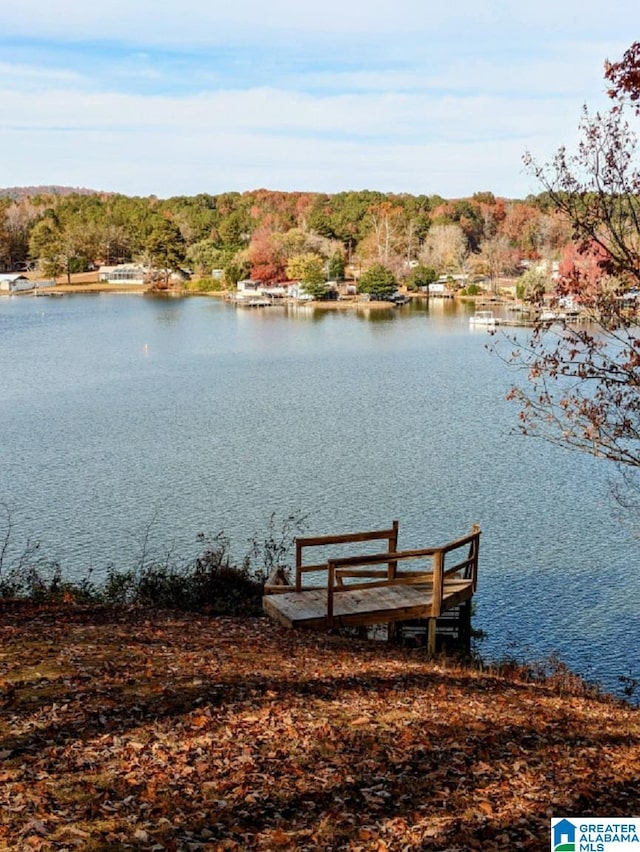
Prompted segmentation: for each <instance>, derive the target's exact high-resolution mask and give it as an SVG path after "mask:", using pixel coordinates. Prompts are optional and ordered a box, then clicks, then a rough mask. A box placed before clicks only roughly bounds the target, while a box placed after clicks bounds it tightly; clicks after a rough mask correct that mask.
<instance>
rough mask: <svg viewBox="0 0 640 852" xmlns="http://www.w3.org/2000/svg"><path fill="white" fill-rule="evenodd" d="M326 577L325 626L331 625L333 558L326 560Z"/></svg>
mask: <svg viewBox="0 0 640 852" xmlns="http://www.w3.org/2000/svg"><path fill="white" fill-rule="evenodd" d="M328 574H329V576H328V578H327V627H333V586H334V583H335V577H336V566H335V563H334V561H333V559H330V560H329V562H328Z"/></svg>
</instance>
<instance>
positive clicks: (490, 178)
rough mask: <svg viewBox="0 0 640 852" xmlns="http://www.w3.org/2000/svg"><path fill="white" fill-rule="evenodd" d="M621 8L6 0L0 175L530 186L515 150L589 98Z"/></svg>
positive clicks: (411, 1)
mask: <svg viewBox="0 0 640 852" xmlns="http://www.w3.org/2000/svg"><path fill="white" fill-rule="evenodd" d="M635 8H636V7H635V2H634V5H633V6H632V5H631V4H630V3H628V2H626V0H612V2H611V3H610V4H609V6H608V14H607V16H606V20H605V21H603V20H602V17H603V16H602V7H601V5H600V4H599V3H595V2H594V0H584V2H581V3H578V2H577V0H567V2H564V3H557V2H556V0H554V2H553V3H552V2H551V0H540V2H539V3H538V4H537V5H536V7H535V9H533V8H532V7H531V6H525V5H524V4H519V3H517V4H516V3H506V2H504V0H486V2H485V3H483V4H477V2H473V3H472V2H470V0H451V2H450V3H448V4H439V5H437V6H435V7H431V6H427V5H425V4H424V2H423V0H420V2H418V0H393V2H392V0H369V2H366V3H365V2H364V0H354V2H352V3H348V4H345V3H344V0H340V2H338V0H326V2H324V3H322V4H303V3H300V2H299V0H298V1H297V2H295V3H294V2H292V0H272V2H271V3H270V4H269V8H268V12H265V9H264V7H263V5H262V4H258V3H257V0H236V2H234V3H231V4H224V5H223V4H218V3H211V2H210V0H207V2H204V0H183V2H181V3H177V2H175V0H154V2H153V3H151V2H150V0H136V2H135V3H131V2H130V0H128V2H126V3H125V2H123V0H111V2H110V3H109V4H89V3H86V2H85V0H83V2H79V0H60V2H58V3H57V4H55V5H51V4H48V3H47V4H45V3H44V2H43V0H22V2H21V3H20V4H14V5H12V6H11V7H10V8H8V9H7V10H4V11H3V33H2V34H0V44H1V45H3V53H2V56H3V62H2V64H1V65H0V110H2V114H3V115H4V116H5V121H4V122H3V126H2V128H0V133H1V134H2V145H3V160H2V162H0V185H12V184H16V183H20V182H22V183H28V184H34V183H66V182H71V183H73V185H84V186H93V187H96V188H99V189H118V190H120V191H123V192H132V193H133V192H135V193H138V194H151V193H154V194H158V195H168V194H175V193H189V192H200V191H209V192H222V191H225V190H228V189H249V188H254V187H256V186H267V187H270V188H275V189H319V190H323V191H338V190H340V189H344V188H348V187H356V188H363V187H366V188H370V189H376V188H382V189H388V190H394V191H406V192H412V191H416V192H418V191H425V192H438V193H440V194H442V195H462V194H470V193H472V192H474V191H477V190H478V189H491V190H493V191H494V192H496V193H498V194H504V195H516V194H519V193H521V192H525V194H526V193H528V192H531V191H535V188H531V186H530V181H529V179H528V178H527V177H526V176H525V175H523V173H522V168H521V156H522V154H523V153H524V151H525V150H531V151H533V152H534V153H535V154H536V155H537V156H539V157H541V158H543V159H546V158H548V157H549V156H550V155H551V154H552V152H553V151H554V150H555V148H557V147H558V146H559V145H560V144H562V143H564V142H570V141H571V140H572V139H573V138H574V135H575V128H576V126H577V123H578V120H579V112H580V106H581V104H582V103H583V101H587V102H588V103H589V104H590V105H591V106H594V107H599V106H600V105H601V104H604V100H605V99H604V84H603V80H602V63H603V60H604V59H605V57H607V56H610V57H614V58H615V57H617V56H620V55H621V53H622V51H623V50H624V49H625V47H626V46H628V45H627V40H628V36H627V32H628V31H629V30H628V25H629V21H631V20H633V19H634V18H638V13H637V12H636V11H635ZM447 182H448V184H447Z"/></svg>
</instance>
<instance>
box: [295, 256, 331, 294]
mask: <svg viewBox="0 0 640 852" xmlns="http://www.w3.org/2000/svg"><path fill="white" fill-rule="evenodd" d="M287 277H288V278H290V279H291V280H292V281H299V282H300V283H301V284H302V286H303V288H304V290H305V292H306V293H308V294H309V295H310V296H313V298H314V299H323V298H324V297H325V296H326V295H327V282H326V279H325V274H324V261H323V259H322V258H321V257H320V256H319V255H317V254H313V253H311V252H306V253H305V254H298V255H294V256H293V257H292V258H291V259H290V261H289V263H288V264H287Z"/></svg>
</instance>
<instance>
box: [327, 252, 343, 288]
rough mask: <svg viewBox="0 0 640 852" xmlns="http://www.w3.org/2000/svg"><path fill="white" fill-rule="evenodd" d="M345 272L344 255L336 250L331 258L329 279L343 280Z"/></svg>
mask: <svg viewBox="0 0 640 852" xmlns="http://www.w3.org/2000/svg"><path fill="white" fill-rule="evenodd" d="M344 272H345V263H344V256H343V255H342V254H338V253H337V252H336V253H335V254H333V255H331V257H330V258H329V280H330V281H342V280H343V279H344Z"/></svg>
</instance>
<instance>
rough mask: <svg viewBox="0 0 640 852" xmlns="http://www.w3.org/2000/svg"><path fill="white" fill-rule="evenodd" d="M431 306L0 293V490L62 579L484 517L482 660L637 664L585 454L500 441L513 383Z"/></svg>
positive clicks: (594, 468) (629, 573)
mask: <svg viewBox="0 0 640 852" xmlns="http://www.w3.org/2000/svg"><path fill="white" fill-rule="evenodd" d="M467 317H468V315H467V314H465V313H464V311H462V310H458V309H456V308H455V307H453V306H451V305H447V304H443V303H436V302H433V301H432V302H431V305H430V306H429V307H427V306H426V303H420V304H412V305H411V306H409V307H408V308H400V309H389V310H388V311H382V312H380V311H372V312H369V313H367V312H360V311H357V312H356V311H321V310H314V309H313V308H310V307H308V306H304V307H301V308H297V309H296V308H272V309H266V310H250V309H241V308H234V307H233V306H232V305H229V304H226V303H223V302H220V301H218V300H216V299H209V298H193V297H192V298H185V299H171V298H153V297H149V296H141V295H133V294H131V295H105V294H102V295H76V296H64V297H63V298H53V297H48V298H33V297H5V298H0V364H1V367H0V388H1V393H0V436H1V437H0V500H2V501H4V503H5V504H6V505H7V506H9V507H10V509H11V512H12V520H13V523H14V530H13V544H14V548H19V547H22V546H23V545H24V543H25V542H26V540H27V539H28V538H30V539H32V540H38V541H40V542H41V543H42V545H41V549H42V551H43V552H44V553H46V554H47V556H50V557H51V558H54V559H57V560H59V562H60V564H61V565H62V566H63V567H64V569H65V571H66V572H67V573H68V574H70V575H73V574H75V575H76V576H78V577H80V576H83V575H84V574H86V572H87V570H88V569H89V568H91V569H92V570H93V572H94V576H96V577H100V576H103V575H104V572H105V570H106V567H107V566H108V565H109V564H113V565H115V566H116V567H119V568H124V567H127V566H130V565H131V564H132V563H133V562H135V561H136V559H137V558H138V557H139V555H140V553H141V549H142V547H143V546H144V545H143V542H144V541H145V540H146V541H147V547H148V549H149V551H151V552H152V554H153V555H160V554H162V553H165V552H167V551H168V550H173V551H174V552H175V553H177V554H180V555H185V556H186V555H188V554H191V553H194V552H196V537H197V535H198V533H200V532H205V533H212V534H213V533H216V532H218V531H220V530H224V531H225V533H226V534H227V535H228V536H229V537H230V539H231V541H232V545H233V547H234V550H235V552H237V553H238V554H243V553H244V552H245V551H246V542H247V539H248V538H249V537H250V536H252V535H253V534H254V533H258V534H259V533H264V532H265V531H266V529H267V525H268V520H269V517H270V515H271V513H272V512H275V513H276V514H277V516H278V517H279V518H282V517H284V516H286V515H288V514H290V513H297V512H301V513H304V514H306V515H308V522H307V528H306V531H307V533H308V534H314V533H317V534H323V533H331V532H346V531H355V530H359V529H367V528H375V527H383V526H387V525H388V524H389V523H390V522H391V521H392V520H393V519H394V518H398V519H399V520H400V539H399V543H400V547H402V548H408V547H419V546H426V545H432V544H440V543H444V542H445V541H447V540H448V539H450V538H452V537H456V536H458V535H460V534H463V533H465V532H467V531H468V530H469V529H470V527H471V524H472V523H473V522H475V521H477V522H479V523H480V524H481V527H482V530H483V536H482V544H481V560H480V576H479V588H478V594H477V615H476V617H475V624H476V626H478V627H480V628H482V629H483V630H485V631H486V632H487V634H488V638H487V639H486V640H485V642H484V643H483V645H482V648H481V651H482V653H484V654H485V655H487V656H489V657H492V656H494V657H499V656H503V655H506V654H509V655H514V656H516V657H519V658H523V659H529V660H531V659H539V658H543V657H545V656H547V655H548V654H550V653H555V654H557V655H558V656H559V657H560V658H561V659H562V660H564V661H566V662H567V663H568V664H569V665H571V666H572V667H573V668H574V669H576V670H577V671H578V672H580V673H581V674H583V675H584V676H586V677H588V678H590V679H595V680H597V681H599V682H601V683H602V684H604V685H605V686H606V687H607V688H609V689H613V690H617V689H618V688H619V684H618V676H619V675H629V674H635V675H640V650H639V647H638V641H637V637H638V635H639V628H640V606H639V598H640V572H639V571H638V540H637V537H636V530H635V529H634V527H633V525H632V523H631V522H630V520H629V519H628V518H627V519H625V518H624V517H621V510H620V509H619V507H618V506H617V505H616V503H615V501H614V500H613V499H612V497H611V493H610V483H609V475H610V473H611V469H610V467H609V466H607V464H606V463H603V462H599V461H597V460H594V459H591V458H589V457H586V456H580V455H577V454H574V453H570V452H567V451H563V450H561V449H559V448H555V447H552V446H549V445H546V444H544V443H541V442H537V441H534V440H531V439H526V438H522V437H519V436H517V435H516V434H514V427H515V424H516V409H515V408H514V406H513V405H511V404H509V403H507V402H506V401H505V399H504V397H505V393H506V391H507V389H508V387H509V386H510V384H511V382H512V380H513V378H514V376H513V374H511V373H509V371H508V370H507V369H506V367H505V366H504V364H502V363H501V361H500V360H499V359H498V358H496V357H495V356H494V355H492V354H490V353H489V352H488V351H487V350H486V348H485V347H486V343H487V339H488V338H487V335H486V332H483V331H477V330H476V331H472V330H470V329H469V325H468V319H467Z"/></svg>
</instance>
